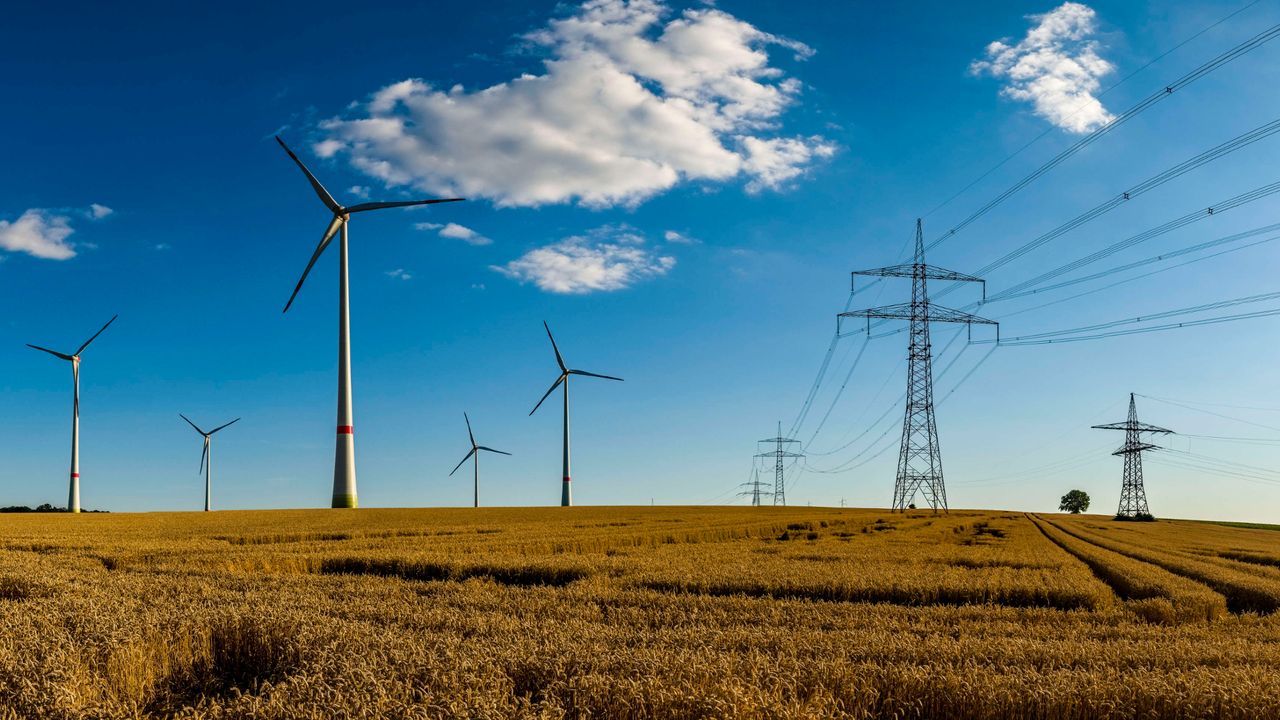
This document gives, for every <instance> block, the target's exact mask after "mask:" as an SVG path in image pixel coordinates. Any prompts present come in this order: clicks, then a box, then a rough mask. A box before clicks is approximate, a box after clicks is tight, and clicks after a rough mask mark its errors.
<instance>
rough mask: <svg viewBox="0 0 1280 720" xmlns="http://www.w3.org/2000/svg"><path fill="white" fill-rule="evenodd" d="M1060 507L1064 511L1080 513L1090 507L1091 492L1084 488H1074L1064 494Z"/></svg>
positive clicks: (1073, 513)
mask: <svg viewBox="0 0 1280 720" xmlns="http://www.w3.org/2000/svg"><path fill="white" fill-rule="evenodd" d="M1058 509H1059V510H1061V511H1062V512H1069V513H1071V514H1072V515H1079V514H1080V513H1082V512H1084V511H1085V510H1088V509H1089V493H1087V492H1085V491H1083V490H1072V491H1071V492H1069V493H1067V494H1066V495H1063V496H1062V502H1060V503H1058Z"/></svg>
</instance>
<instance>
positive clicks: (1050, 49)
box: [970, 2, 1115, 133]
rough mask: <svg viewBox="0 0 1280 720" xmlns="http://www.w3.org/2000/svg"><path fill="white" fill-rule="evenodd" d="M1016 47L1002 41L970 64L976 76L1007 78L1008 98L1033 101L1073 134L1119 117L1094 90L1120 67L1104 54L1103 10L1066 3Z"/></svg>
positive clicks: (1042, 19) (1037, 20) (1041, 19)
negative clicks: (1099, 17) (1101, 53)
mask: <svg viewBox="0 0 1280 720" xmlns="http://www.w3.org/2000/svg"><path fill="white" fill-rule="evenodd" d="M1030 19H1031V20H1032V21H1033V22H1035V23H1036V24H1035V25H1034V26H1033V27H1032V28H1031V29H1030V30H1028V31H1027V36H1026V37H1025V38H1023V39H1022V40H1021V41H1019V42H1018V43H1017V44H1016V45H1009V44H1008V43H1007V42H1006V41H1005V40H997V41H995V42H993V43H991V44H990V45H988V46H987V58H986V59H985V60H975V61H974V62H973V64H972V65H970V70H971V71H972V72H973V73H974V74H981V73H984V72H985V73H989V74H990V75H991V76H992V77H996V78H1002V79H1004V80H1005V81H1006V84H1005V86H1004V88H1003V89H1002V90H1001V91H1000V92H1001V94H1003V95H1005V96H1006V97H1010V98H1013V99H1015V100H1023V101H1027V102H1030V103H1032V105H1033V107H1034V108H1035V113H1036V114H1037V115H1039V116H1040V117H1042V118H1044V119H1046V120H1048V121H1049V122H1050V123H1052V124H1054V125H1055V126H1057V127H1059V128H1062V129H1063V130H1067V131H1069V132H1073V133H1086V132H1091V131H1093V130H1095V129H1097V128H1099V127H1101V126H1103V125H1105V124H1107V123H1108V122H1111V120H1112V119H1113V118H1114V116H1113V115H1112V114H1111V113H1109V112H1107V109H1106V108H1105V107H1103V105H1102V102H1101V101H1100V100H1098V98H1097V97H1096V96H1095V94H1094V93H1096V92H1097V91H1098V89H1099V88H1100V87H1101V83H1100V82H1099V78H1101V77H1103V76H1104V75H1107V74H1108V73H1111V72H1112V71H1113V70H1115V66H1113V65H1112V64H1111V63H1110V62H1107V61H1106V60H1104V59H1102V57H1101V56H1099V55H1098V43H1097V41H1095V40H1093V39H1092V38H1093V36H1094V35H1095V34H1096V32H1097V13H1096V12H1094V10H1093V8H1090V7H1089V6H1087V5H1082V4H1080V3H1074V2H1068V3H1063V4H1062V5H1060V6H1058V7H1057V8H1056V9H1054V10H1052V11H1050V12H1048V13H1045V14H1044V15H1032V16H1030Z"/></svg>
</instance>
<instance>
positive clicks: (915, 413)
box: [836, 219, 1000, 512]
mask: <svg viewBox="0 0 1280 720" xmlns="http://www.w3.org/2000/svg"><path fill="white" fill-rule="evenodd" d="M858 275H868V276H874V277H909V278H911V302H910V303H898V304H896V305H884V306H881V307H875V308H869V309H867V310H855V311H853V312H843V313H840V314H839V315H838V316H837V320H836V322H837V325H836V329H837V332H839V329H840V326H839V323H840V321H841V320H842V319H843V318H847V317H857V318H866V321H867V333H868V334H870V332H871V319H872V318H876V319H893V320H908V321H910V323H911V343H910V346H909V348H908V351H907V359H908V365H907V408H906V413H905V415H904V416H903V420H902V446H901V449H900V450H899V453H898V477H897V479H896V480H895V482H894V486H893V509H894V510H902V511H906V509H907V507H908V506H909V505H911V504H912V502H913V501H914V500H915V496H916V493H917V492H923V493H924V497H925V499H926V500H928V501H929V505H930V506H931V507H932V508H933V509H934V511H935V512H936V511H937V510H938V509H939V508H942V509H943V510H946V509H947V488H946V484H945V483H944V482H943V479H942V451H941V450H940V449H939V447H938V426H937V422H936V421H935V420H934V413H933V357H932V349H931V347H930V345H929V323H931V322H955V323H966V324H968V325H970V326H972V325H973V324H974V323H979V324H983V325H995V326H996V342H999V339H1000V325H999V323H997V322H995V321H994V320H988V319H986V318H982V317H978V316H977V315H970V314H969V313H966V312H961V311H959V310H952V309H951V308H946V307H942V306H940V305H934V304H933V303H930V302H929V293H928V288H927V287H926V280H948V281H959V282H976V283H982V288H983V292H982V295H983V300H985V299H986V287H987V285H986V281H984V280H982V279H981V278H977V277H974V276H972V275H965V274H963V273H958V272H955V271H953V270H944V269H943V268H939V267H936V266H930V265H926V264H925V262H924V228H923V225H922V223H921V221H920V220H919V219H917V220H916V252H915V261H914V262H912V263H911V264H910V265H905V264H904V265H891V266H889V267H883V268H876V269H873V270H856V271H854V272H853V273H852V276H853V277H854V278H856V277H857V276H858Z"/></svg>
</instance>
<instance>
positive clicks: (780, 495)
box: [756, 420, 804, 505]
mask: <svg viewBox="0 0 1280 720" xmlns="http://www.w3.org/2000/svg"><path fill="white" fill-rule="evenodd" d="M757 442H760V443H770V444H772V445H775V446H776V448H775V449H773V450H770V451H768V452H762V453H757V454H756V457H758V458H774V465H773V504H774V505H786V504H787V483H786V477H785V475H786V470H785V468H784V467H783V463H782V461H783V460H784V459H786V458H802V457H804V454H803V453H798V452H792V451H791V450H788V449H787V448H789V447H790V446H791V444H792V443H798V442H800V441H799V440H792V439H791V438H786V437H782V421H781V420H779V421H778V436H777V437H771V438H765V439H764V440H759V441H757Z"/></svg>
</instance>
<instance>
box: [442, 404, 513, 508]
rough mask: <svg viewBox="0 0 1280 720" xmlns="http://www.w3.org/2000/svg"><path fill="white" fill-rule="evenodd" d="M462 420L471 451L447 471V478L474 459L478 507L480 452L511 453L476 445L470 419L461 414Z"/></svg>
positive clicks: (477, 502)
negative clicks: (465, 426) (465, 423)
mask: <svg viewBox="0 0 1280 720" xmlns="http://www.w3.org/2000/svg"><path fill="white" fill-rule="evenodd" d="M462 419H463V420H466V421H467V437H469V438H471V450H469V451H468V452H467V454H466V455H464V456H463V458H462V459H461V460H459V461H458V464H457V465H455V466H454V467H453V469H452V470H450V471H449V477H453V474H454V473H456V472H458V468H460V467H462V463H464V462H466V461H467V458H474V460H473V461H472V463H473V466H472V469H473V470H474V473H475V507H480V451H481V450H484V451H486V452H491V453H498V454H499V455H510V454H511V453H509V452H503V451H502V450H494V449H493V448H491V447H485V446H483V445H477V444H476V436H475V434H474V433H472V432H471V418H469V417H467V414H466V413H462Z"/></svg>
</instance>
